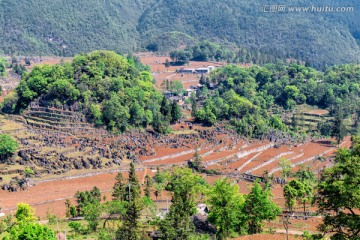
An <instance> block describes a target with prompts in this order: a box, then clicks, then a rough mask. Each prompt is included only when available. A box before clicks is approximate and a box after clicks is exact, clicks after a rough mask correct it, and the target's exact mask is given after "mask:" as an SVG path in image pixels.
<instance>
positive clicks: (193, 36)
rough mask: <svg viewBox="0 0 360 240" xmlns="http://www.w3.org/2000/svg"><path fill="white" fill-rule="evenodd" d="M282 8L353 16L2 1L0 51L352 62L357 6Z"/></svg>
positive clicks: (208, 6) (252, 4)
mask: <svg viewBox="0 0 360 240" xmlns="http://www.w3.org/2000/svg"><path fill="white" fill-rule="evenodd" d="M284 2H286V1H278V3H279V4H284ZM287 2H288V3H287V4H286V7H289V6H305V7H306V6H312V5H315V6H351V7H353V8H354V11H353V12H347V13H324V12H322V13H319V12H317V13H314V12H313V13H310V12H306V13H298V12H297V13H295V12H288V11H286V12H284V13H264V12H262V6H263V5H264V4H277V3H276V1H271V2H269V1H266V0H243V1H239V0H223V1H217V0H197V1H195V0H181V1H180V0H131V1H130V0H122V1H119V0H101V1H100V0H86V1H85V0H80V1H76V2H75V1H71V0H52V1H50V0H28V1H25V0H17V1H10V0H2V1H1V3H0V50H2V51H3V53H6V54H11V53H13V54H32V55H38V54H57V55H61V54H63V53H62V52H63V51H64V53H65V54H66V55H73V54H75V53H79V52H85V51H91V50H94V49H110V50H115V51H118V52H126V51H135V50H141V49H144V48H145V47H146V46H148V45H154V44H155V45H157V48H158V49H159V50H162V51H168V50H170V49H171V48H174V47H176V46H179V45H181V44H190V43H191V42H195V41H197V40H201V39H211V40H213V41H215V42H225V43H232V44H235V45H237V46H242V47H246V48H258V49H261V50H263V51H266V52H272V53H273V54H276V55H283V56H288V57H296V58H301V59H304V60H306V59H310V60H311V61H312V62H313V63H314V65H322V64H323V63H327V64H338V63H347V62H356V61H358V60H359V56H360V54H359V53H360V47H359V43H360V23H359V22H360V21H358V20H359V17H358V16H359V14H358V9H360V2H358V1H356V0H349V1H346V4H344V3H339V1H335V0H319V1H317V2H316V3H312V2H313V1H310V0H303V1H299V0H292V1H287ZM65 46H66V48H65V49H64V50H63V47H65Z"/></svg>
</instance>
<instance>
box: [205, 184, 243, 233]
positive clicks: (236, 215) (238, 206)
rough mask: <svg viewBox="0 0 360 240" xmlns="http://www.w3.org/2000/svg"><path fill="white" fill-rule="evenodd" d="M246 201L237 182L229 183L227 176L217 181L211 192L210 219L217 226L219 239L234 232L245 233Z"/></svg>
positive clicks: (209, 202)
mask: <svg viewBox="0 0 360 240" xmlns="http://www.w3.org/2000/svg"><path fill="white" fill-rule="evenodd" d="M244 203H245V198H244V197H243V196H242V195H241V194H240V193H239V186H238V185H237V184H234V183H229V181H228V180H227V179H226V178H224V179H221V180H217V181H216V182H215V184H214V186H213V187H212V188H211V190H210V193H209V200H208V204H209V207H210V212H209V216H208V220H209V221H210V222H211V223H212V224H213V225H214V226H215V227H216V229H217V232H216V236H217V238H218V239H226V238H227V237H229V236H230V233H232V232H238V233H243V230H244V229H241V227H242V226H244V224H245V217H244V215H243V208H244Z"/></svg>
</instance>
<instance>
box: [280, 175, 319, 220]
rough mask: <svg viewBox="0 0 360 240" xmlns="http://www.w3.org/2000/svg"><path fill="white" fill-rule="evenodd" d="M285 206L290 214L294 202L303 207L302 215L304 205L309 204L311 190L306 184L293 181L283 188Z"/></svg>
mask: <svg viewBox="0 0 360 240" xmlns="http://www.w3.org/2000/svg"><path fill="white" fill-rule="evenodd" d="M283 192H284V197H285V206H286V207H287V208H288V210H289V211H290V212H291V211H293V208H294V206H295V204H296V202H298V203H301V204H302V205H303V209H304V213H305V211H306V204H307V203H310V202H311V199H312V188H311V186H310V184H309V183H308V182H305V181H304V182H301V181H299V180H296V179H293V180H291V181H290V182H289V183H287V184H286V185H285V187H284V190H283Z"/></svg>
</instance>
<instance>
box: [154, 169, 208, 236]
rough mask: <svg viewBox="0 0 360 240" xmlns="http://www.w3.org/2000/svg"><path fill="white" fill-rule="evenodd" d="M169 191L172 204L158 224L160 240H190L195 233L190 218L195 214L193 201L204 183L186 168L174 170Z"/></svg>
mask: <svg viewBox="0 0 360 240" xmlns="http://www.w3.org/2000/svg"><path fill="white" fill-rule="evenodd" d="M169 182H170V186H169V190H171V191H172V192H173V196H172V200H171V202H172V204H171V206H170V210H169V213H168V214H166V217H165V219H163V220H162V221H161V222H160V232H161V239H184V240H186V239H190V237H191V235H192V234H193V233H194V231H195V227H194V224H193V222H192V220H191V216H192V215H193V214H195V213H196V205H195V200H196V196H197V194H198V193H199V192H200V191H201V190H202V188H203V186H204V184H205V181H204V179H203V178H201V177H200V176H198V175H195V174H193V173H192V171H191V169H188V168H175V169H174V171H173V174H172V177H171V180H170V181H169Z"/></svg>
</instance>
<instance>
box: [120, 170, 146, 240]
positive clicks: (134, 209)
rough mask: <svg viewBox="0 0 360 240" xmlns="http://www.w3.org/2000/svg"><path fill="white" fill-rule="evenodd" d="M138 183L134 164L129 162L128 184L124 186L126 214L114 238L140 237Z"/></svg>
mask: <svg viewBox="0 0 360 240" xmlns="http://www.w3.org/2000/svg"><path fill="white" fill-rule="evenodd" d="M140 191H141V189H140V183H139V180H138V178H137V176H136V171H135V165H134V163H130V172H129V179H128V186H127V187H126V193H125V200H126V201H127V202H126V206H125V207H126V214H125V216H124V217H123V222H122V225H121V227H119V229H118V230H117V231H116V239H122V240H138V239H141V233H140V224H139V219H140V213H141V210H142V207H143V206H142V203H141V198H140Z"/></svg>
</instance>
